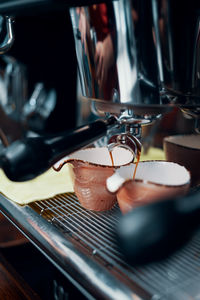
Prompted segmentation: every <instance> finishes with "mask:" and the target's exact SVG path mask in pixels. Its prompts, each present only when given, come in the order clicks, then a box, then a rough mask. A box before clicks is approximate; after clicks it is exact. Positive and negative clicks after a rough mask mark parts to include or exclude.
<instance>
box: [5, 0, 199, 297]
mask: <svg viewBox="0 0 200 300" xmlns="http://www.w3.org/2000/svg"><path fill="white" fill-rule="evenodd" d="M52 14H53V15H58V17H60V14H61V15H62V16H63V15H64V16H65V15H66V23H67V20H68V21H69V22H70V26H68V27H67V29H68V33H67V32H66V35H64V34H63V32H61V34H60V39H58V40H56V42H55V43H51V37H49V39H48V41H50V43H48V49H47V48H46V49H45V51H44V55H43V59H45V58H46V56H47V54H48V52H49V51H51V52H50V53H51V55H50V56H51V59H50V60H48V59H47V63H46V64H45V70H47V74H46V76H47V75H48V76H49V77H48V80H47V82H46V80H45V76H41V74H40V68H38V69H37V70H36V72H35V77H34V78H36V84H35V85H33V84H32V85H31V87H32V90H31V94H29V96H28V95H27V94H28V93H27V84H28V83H27V81H26V80H27V78H29V76H27V75H26V70H25V68H24V65H23V63H22V64H21V63H20V62H18V61H15V60H14V58H13V57H12V54H13V53H14V54H15V51H13V49H14V47H15V44H16V43H17V41H18V38H19V39H20V34H19V33H18V34H16V36H15V27H17V26H18V22H19V21H18V20H19V19H20V18H24V17H25V18H26V20H27V21H28V20H30V19H31V20H34V17H35V16H37V17H38V16H39V20H41V19H42V20H43V21H44V22H45V21H47V20H48V18H47V16H49V15H52ZM0 15H1V16H2V18H1V29H2V30H1V40H2V43H1V46H0V53H1V55H2V61H3V62H4V64H3V72H2V80H1V82H2V86H3V89H2V90H3V91H4V93H3V92H2V96H1V97H3V96H4V98H1V99H0V101H1V102H0V113H1V111H2V116H3V117H2V118H1V119H0V129H1V132H0V137H1V141H2V145H1V151H0V167H1V168H2V169H3V170H4V172H5V174H6V175H7V177H8V178H9V179H11V180H13V181H25V180H29V179H32V178H34V177H36V176H38V175H40V174H41V173H43V172H44V171H46V170H47V169H49V168H50V167H51V166H52V165H53V164H54V163H55V162H56V161H58V160H59V159H60V158H62V157H64V156H65V155H67V154H69V153H71V152H73V151H75V150H77V149H79V148H81V147H85V146H88V145H89V144H91V143H97V144H98V143H101V142H102V141H100V140H101V139H102V138H103V137H106V138H105V139H104V140H103V141H104V142H105V143H106V144H107V145H110V144H111V145H113V144H117V145H119V144H120V145H121V146H127V145H128V144H129V142H130V140H131V142H133V145H134V146H133V148H132V150H133V151H134V154H136V152H137V150H138V149H137V147H138V145H140V139H141V132H142V128H143V126H148V125H149V124H153V123H154V122H156V121H157V120H159V119H161V118H162V116H164V115H165V114H166V113H168V112H170V111H171V110H172V109H173V108H174V107H178V108H179V109H180V110H181V111H182V113H183V114H184V115H186V116H187V117H189V118H193V119H194V120H195V122H194V124H195V130H196V131H197V132H199V130H200V129H199V127H200V125H199V111H200V91H199V79H200V75H199V74H200V73H199V69H198V68H199V62H198V61H199V59H198V56H199V24H200V23H199V17H200V4H199V3H198V2H197V1H194V0H191V1H187V0H185V1H179V0H178V1H176V3H174V2H173V1H172V0H113V1H109V0H108V1H105V2H101V1H90V0H87V1H78V0H77V1H70V0H59V1H56V0H44V1H40V0H38V1H31V0H30V1H20V0H19V1H18V2H17V3H16V1H12V0H10V1H1V2H0ZM44 15H45V17H44ZM67 18H68V19H67ZM58 19H59V18H58ZM52 20H53V21H55V19H52ZM63 20H64V19H63ZM37 22H38V19H37ZM38 24H40V22H38V23H37V25H38ZM52 24H53V23H52ZM63 24H65V23H64V22H62V21H61V27H60V29H61V28H63ZM68 25H69V24H68ZM54 26H55V25H52V28H53V29H52V32H54ZM36 28H37V29H38V30H39V26H38V27H37V26H36ZM46 29H47V31H48V26H47V28H46ZM21 30H24V29H23V27H21ZM33 32H34V31H33ZM58 32H59V31H56V33H55V35H57V34H58ZM38 34H39V33H38ZM69 36H73V39H70V40H68V38H69ZM14 37H15V41H14ZM28 38H29V39H30V40H33V41H34V38H36V37H34V36H33V35H29V34H28V36H27V39H28ZM42 40H43V39H42V38H41V40H40V42H41V41H42ZM44 41H45V36H44ZM61 41H62V43H64V41H66V44H65V47H66V48H64V49H65V51H67V50H68V51H69V48H70V49H72V52H70V55H71V56H68V57H67V59H68V63H67V64H66V63H65V59H66V57H65V55H64V54H65V53H64V51H62V58H61V60H59V62H60V64H58V63H55V66H56V67H57V69H55V70H57V71H58V73H56V74H55V73H54V72H52V73H51V60H53V59H57V57H56V58H55V56H54V55H55V53H56V54H57V56H58V58H59V54H60V50H59V49H60V48H62V47H64V46H63V45H62V43H60V42H61ZM69 41H70V42H69ZM20 42H21V39H20ZM51 44H52V45H51ZM34 45H35V48H34V51H38V54H37V55H36V58H37V57H38V59H39V55H40V52H41V53H42V46H41V45H40V44H35V43H34ZM43 46H44V48H45V43H44V45H43ZM51 46H52V48H53V50H51ZM59 47H60V48H59ZM30 49H31V47H30ZM14 50H15V49H14ZM12 51H13V52H12ZM34 51H33V52H34ZM56 51H57V52H56ZM19 52H20V51H19ZM45 53H46V54H45ZM75 55H76V60H74V56H75ZM22 56H23V55H22ZM60 57H61V55H60ZM22 58H23V57H22ZM70 60H71V63H72V64H71V65H69V61H70ZM36 61H37V59H36ZM40 62H41V64H42V60H41V61H40ZM35 63H36V62H35V61H34V63H33V65H34V64H35ZM41 66H42V65H41ZM63 66H65V68H66V69H68V68H69V66H70V70H68V73H69V74H70V75H66V72H65V69H64V68H63ZM38 67H39V66H38ZM59 70H60V71H59ZM14 71H15V72H14ZM53 71H54V70H53ZM30 75H31V74H30ZM37 76H38V80H37ZM11 77H12V80H11V79H10V78H11ZM40 77H41V78H40ZM19 78H21V79H20V81H18V83H17V80H18V79H19ZM30 78H31V76H30ZM52 78H53V80H52ZM56 79H58V81H59V84H57V83H56ZM43 80H44V82H43ZM70 80H71V81H70ZM69 82H70V83H69ZM72 82H73V84H72ZM16 83H17V84H16ZM46 83H47V85H46ZM11 87H12V88H11ZM14 87H15V89H14ZM71 89H73V91H71ZM10 90H11V93H10V94H9V93H8V92H7V91H10ZM58 91H61V92H60V94H62V97H57V96H58V95H60V94H59V92H58ZM69 93H70V96H69ZM16 95H17V96H18V97H16ZM63 95H64V96H63ZM75 103H77V107H76V108H75V107H74V105H75ZM69 105H70V109H69ZM57 107H59V110H58V114H57V115H56V114H55V110H56V109H57ZM72 109H73V111H76V117H77V120H76V122H75V119H76V117H75V114H74V119H73V120H71V121H70V124H69V126H68V128H67V126H66V121H65V120H67V119H68V118H69V116H71V111H72ZM77 114H78V116H77ZM52 116H53V117H52ZM61 116H62V118H61ZM60 119H62V122H59V126H58V128H56V124H57V120H59V121H60ZM4 120H6V121H7V122H8V123H9V126H8V127H6V126H5V124H4V123H3V121H4ZM49 120H51V121H52V123H51V124H50V125H49V123H48V122H49ZM1 123H2V124H1ZM6 124H7V123H6ZM53 124H54V125H55V126H54V125H53ZM77 125H78V126H77ZM76 126H77V127H76ZM7 128H9V130H8V129H7ZM17 128H18V129H19V130H18V131H16V129H17ZM12 129H15V131H16V132H15V134H12V132H13V130H12ZM70 197H72V198H71V199H72V201H74V198H73V196H70ZM1 201H2V202H1V204H0V206H1V210H2V211H3V213H4V214H5V215H6V216H7V217H8V218H9V219H10V220H11V221H12V222H13V223H14V224H16V225H17V227H18V228H20V230H21V231H22V232H25V233H26V236H28V238H29V239H30V240H32V241H33V242H34V244H36V245H37V247H38V248H40V249H41V250H42V253H45V254H46V256H47V257H48V258H50V261H53V263H54V265H57V266H58V269H59V270H61V272H62V273H63V274H64V275H65V276H66V277H67V278H68V277H70V276H71V279H70V280H71V281H72V282H73V283H74V279H75V280H76V284H75V285H76V286H77V287H78V288H79V289H80V290H82V291H83V293H84V295H86V297H88V298H90V296H89V295H94V297H97V298H100V299H102V298H103V299H104V298H105V299H167V298H165V297H167V296H171V297H172V296H173V297H174V299H187V298H184V297H186V295H188V294H187V293H189V292H188V290H187V288H186V286H187V284H186V283H185V286H184V289H183V290H184V291H183V290H182V289H181V288H180V289H179V288H178V289H177V290H176V289H175V286H176V285H177V286H179V285H180V283H181V281H182V282H183V281H184V282H186V280H187V279H188V276H190V272H191V273H192V274H193V275H195V276H196V279H195V280H196V281H197V279H198V276H199V275H198V273H195V272H196V270H197V269H198V268H196V267H194V265H195V264H194V263H193V254H194V251H193V250H194V248H195V247H197V246H198V245H199V244H198V243H199V242H198V238H197V242H195V241H194V242H193V244H192V246H191V249H192V250H191V249H190V250H191V252H190V254H189V262H187V253H186V252H187V249H186V250H183V253H181V254H180V257H181V262H180V263H179V261H177V262H176V261H175V259H174V261H169V262H165V263H164V264H163V265H153V266H152V267H151V266H147V267H146V268H145V267H144V269H131V268H132V266H135V264H137V263H141V264H142V263H143V262H145V263H146V262H148V261H149V260H150V261H151V260H152V259H155V257H158V256H159V254H161V255H160V256H164V252H165V250H168V251H169V252H170V253H171V252H173V251H174V250H175V249H176V248H177V247H179V246H180V245H182V244H183V243H184V242H185V240H187V239H188V238H189V237H191V234H193V232H194V229H196V228H197V227H198V219H199V207H200V204H199V193H198V192H197V193H194V194H192V195H189V196H188V197H186V198H184V199H181V202H180V199H177V200H176V201H171V200H170V201H169V200H168V199H166V201H163V202H162V203H156V204H155V203H154V204H153V205H147V206H144V207H140V208H138V209H136V210H134V211H132V212H130V214H127V216H124V217H123V218H122V219H120V220H121V221H120V222H119V223H118V225H117V226H115V225H116V224H115V221H114V218H112V217H110V215H107V216H106V215H105V216H104V218H105V219H106V218H107V219H106V222H107V223H108V224H110V228H114V230H113V232H114V233H113V232H112V233H113V235H114V237H116V233H117V240H118V245H119V246H120V248H121V250H122V255H124V256H125V262H124V260H123V259H124V257H123V256H122V257H121V256H120V255H121V254H120V255H119V257H118V258H116V253H117V252H116V251H117V250H116V249H115V244H112V243H113V235H109V232H108V228H107V225H106V224H107V223H105V224H104V225H103V226H102V229H101V230H102V232H103V234H102V235H101V233H100V234H99V236H98V237H97V240H98V242H99V243H100V244H99V246H98V247H97V248H96V246H93V240H95V239H94V238H92V239H89V238H90V235H91V236H92V234H94V230H95V229H94V230H93V231H92V233H91V232H90V233H89V235H84V234H85V231H84V228H85V225H83V228H82V229H81V230H80V233H79V232H78V229H79V228H80V226H81V225H80V224H81V222H82V221H80V220H79V219H75V218H76V214H75V215H73V213H72V215H73V216H69V214H68V211H67V210H66V216H67V217H66V219H65V216H64V212H63V211H62V210H61V215H60V216H58V211H57V209H58V207H61V208H62V209H63V207H64V205H63V202H62V201H63V199H60V201H61V202H62V203H61V204H60V206H59V205H58V203H57V201H58V199H56V200H55V206H54V205H53V204H52V203H51V202H50V206H49V207H48V206H47V205H46V202H44V203H41V204H38V206H37V204H36V205H35V206H34V205H33V206H27V207H25V208H21V207H18V206H17V205H14V204H13V203H11V202H8V201H7V199H6V200H5V199H3V198H2V199H1ZM52 201H54V200H52ZM180 203H182V204H180ZM74 205H75V204H74ZM73 209H74V207H73ZM73 209H72V212H74V211H73ZM38 210H40V214H38ZM46 211H47V213H46ZM49 211H50V213H48V212H49ZM85 214H86V215H85ZM77 215H78V214H77ZM80 215H81V218H84V217H85V220H86V222H90V221H91V223H90V225H89V226H88V229H89V230H92V229H91V228H93V226H94V221H93V218H94V216H93V215H92V213H91V214H90V212H84V211H81V213H80ZM67 218H69V219H70V218H71V219H70V220H71V221H69V220H68V219H67ZM99 218H100V217H99V216H97V219H96V221H97V228H99V227H101V224H100V223H98V222H100V221H99ZM60 220H62V221H63V222H64V223H63V224H61V221H60ZM81 220H82V219H81ZM135 220H136V221H135ZM47 221H48V222H47ZM75 221H77V224H75V226H74V227H76V228H74V227H73V222H75ZM67 222H69V226H68V227H67V225H66V224H68V223H67ZM70 222H71V223H70ZM109 222H111V223H109ZM112 222H113V223H112ZM135 222H137V224H136V223H135ZM52 224H53V225H54V224H55V225H56V226H51V225H52ZM60 224H61V226H60ZM156 224H157V225H156ZM70 226H71V227H70ZM66 227H67V229H66ZM72 227H73V228H72ZM124 228H125V229H124ZM127 228H129V229H130V228H131V230H128V231H127V230H126V229H127ZM58 229H59V230H58ZM61 229H62V231H61ZM72 229H73V230H72ZM70 230H71V231H70ZM96 230H97V229H96ZM116 230H117V232H116ZM156 230H157V231H156ZM183 233H184V234H183ZM104 234H105V235H104ZM68 235H69V236H68ZM73 235H74V236H76V239H75V242H74V244H73ZM66 236H67V240H66ZM144 236H146V237H148V236H149V238H147V239H146V240H145V242H144ZM150 236H151V238H150ZM177 236H178V237H179V238H177ZM107 237H108V244H107V245H106V246H105V249H104V246H103V245H104V243H105V240H106V239H107ZM80 240H81V243H82V244H80V249H82V247H83V244H84V245H85V243H86V242H88V244H87V247H86V248H85V250H83V251H82V252H81V251H79V250H78V249H79V248H78V247H77V244H78V242H79V241H80ZM114 240H115V239H114ZM111 241H112V242H111ZM176 241H177V243H176ZM114 243H115V242H114ZM195 243H196V244H195ZM168 244H170V247H168ZM194 244H195V245H194ZM110 245H112V246H113V248H112V246H110ZM197 248H198V247H197ZM195 249H196V248H195ZM109 251H111V252H109ZM192 251H193V252H192ZM195 251H196V250H195ZM88 253H89V254H88ZM191 253H192V254H191ZM167 254H168V253H167ZM184 255H185V256H184ZM77 259H78V261H79V263H80V264H79V265H78V264H77ZM127 262H128V263H130V264H131V265H132V266H129V265H127ZM184 263H185V264H186V267H184V268H183V265H184ZM174 265H175V266H176V267H177V270H179V273H178V271H177V272H176V271H175V269H174V267H173V266H174ZM197 265H198V262H197ZM68 266H69V269H68V268H67V267H68ZM184 266H185V265H184ZM185 268H186V269H187V268H188V269H187V270H189V271H188V273H187V270H186V269H185ZM116 273H118V275H117V276H116V277H115V275H116ZM99 274H101V275H102V274H103V275H102V276H99ZM166 274H167V275H166ZM177 274H178V275H177ZM165 275H166V276H167V279H166V278H165ZM154 276H155V278H159V280H160V282H159V284H160V285H159V288H158V287H157V284H158V283H155V281H154V280H153V279H152V278H154ZM181 276H182V277H181ZM184 276H185V277H184ZM160 278H161V279H160ZM192 278H193V277H192ZM149 281H152V283H149ZM196 281H194V282H193V283H194V285H195V282H196ZM88 282H90V284H88ZM172 283H174V285H173V284H172ZM80 285H82V286H81V287H80ZM168 286H169V287H170V288H169V289H168ZM164 287H166V290H164ZM195 289H196V290H197V286H195V288H194V289H193V292H194V291H195ZM186 290H187V292H186ZM161 291H162V292H161ZM190 292H191V291H190ZM162 293H163V294H162ZM175 296H176V297H175ZM134 297H135V298H134ZM138 297H139V298H138ZM140 297H141V298H140ZM156 297H157V298H156ZM159 297H160V298H159ZM162 297H163V298H162ZM178 297H179V298H178ZM91 299H93V298H91ZM170 299H172V298H170Z"/></svg>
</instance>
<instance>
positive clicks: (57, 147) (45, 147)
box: [0, 117, 115, 181]
mask: <svg viewBox="0 0 200 300" xmlns="http://www.w3.org/2000/svg"><path fill="white" fill-rule="evenodd" d="M114 124H115V118H114V117H113V118H112V117H111V118H110V119H108V120H106V121H104V120H97V121H95V122H93V123H90V124H88V125H84V126H81V127H79V128H76V129H75V130H72V131H68V132H65V133H63V134H60V135H54V136H48V137H46V136H45V137H30V138H26V139H24V140H19V141H16V142H14V143H13V144H11V145H10V146H9V147H7V148H5V149H4V150H3V151H2V153H1V154H0V166H1V167H2V169H3V170H4V172H5V174H6V175H7V177H8V178H9V179H11V180H13V181H25V180H29V179H32V178H34V177H36V176H38V175H40V174H41V173H43V172H44V171H46V170H47V169H49V168H50V167H51V166H52V165H53V164H54V163H55V162H56V161H58V160H59V159H61V158H62V157H64V156H65V155H68V154H69V153H71V152H74V151H76V150H77V149H79V148H81V147H84V146H86V145H88V144H90V143H92V142H94V141H95V140H97V139H98V138H100V137H101V136H103V135H105V134H106V132H107V129H108V126H110V125H114Z"/></svg>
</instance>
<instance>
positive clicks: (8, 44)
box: [0, 17, 14, 54]
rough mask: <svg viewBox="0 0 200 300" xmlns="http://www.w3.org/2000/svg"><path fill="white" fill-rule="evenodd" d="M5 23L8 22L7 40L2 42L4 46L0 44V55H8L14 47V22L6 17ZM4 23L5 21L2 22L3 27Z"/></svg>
mask: <svg viewBox="0 0 200 300" xmlns="http://www.w3.org/2000/svg"><path fill="white" fill-rule="evenodd" d="M5 22H6V30H7V32H6V38H5V39H4V41H3V42H2V44H0V54H4V53H6V52H7V51H8V50H9V49H10V48H11V47H12V45H13V42H14V33H13V27H12V23H13V20H12V18H11V17H5ZM2 23H3V20H2V22H1V25H2Z"/></svg>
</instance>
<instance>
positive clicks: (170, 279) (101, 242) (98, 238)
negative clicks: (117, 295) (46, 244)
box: [30, 193, 200, 300]
mask: <svg viewBox="0 0 200 300" xmlns="http://www.w3.org/2000/svg"><path fill="white" fill-rule="evenodd" d="M30 206H31V208H32V209H34V210H35V211H36V212H37V213H39V214H40V215H41V216H42V217H43V218H45V219H46V220H48V221H49V222H50V223H52V224H53V225H54V226H56V227H57V228H59V230H60V231H61V232H62V233H63V234H64V235H65V236H66V238H67V239H70V241H72V242H73V244H74V245H75V246H77V247H78V249H79V250H80V251H83V252H84V254H86V255H87V256H89V257H90V258H91V259H93V260H95V261H97V262H98V263H100V264H101V265H103V267H105V268H106V270H109V272H110V273H111V274H113V276H115V277H117V278H118V279H120V281H123V282H124V283H125V284H126V285H128V286H129V287H130V288H131V289H132V290H133V292H135V293H137V294H138V295H139V296H142V298H143V297H144V298H145V299H181V300H184V299H200V285H199V281H200V233H199V232H198V233H196V235H195V236H194V237H193V239H192V240H191V241H190V243H189V244H188V245H186V246H185V247H184V248H182V249H181V250H180V251H179V252H177V253H176V254H174V255H173V256H172V257H170V258H169V259H167V260H165V261H163V262H160V263H154V264H151V265H148V266H144V267H142V268H133V267H131V266H129V265H128V264H127V263H126V262H125V261H124V259H123V256H122V255H121V253H120V252H119V251H118V249H117V245H116V242H115V226H116V223H117V222H118V220H119V214H120V211H119V208H118V206H117V205H116V206H115V207H114V208H113V209H112V210H110V211H107V212H98V213H96V212H91V211H88V210H85V209H84V208H82V207H81V205H80V204H79V202H78V200H77V198H76V196H75V195H74V194H73V193H69V194H63V195H59V196H56V197H54V198H51V199H49V200H44V201H38V202H35V203H33V204H31V205H30ZM144 295H145V296H144ZM191 297H192V298H191Z"/></svg>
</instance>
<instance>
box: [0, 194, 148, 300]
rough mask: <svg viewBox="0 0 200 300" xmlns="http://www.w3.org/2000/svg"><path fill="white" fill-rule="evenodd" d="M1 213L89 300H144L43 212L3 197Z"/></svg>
mask: <svg viewBox="0 0 200 300" xmlns="http://www.w3.org/2000/svg"><path fill="white" fill-rule="evenodd" d="M50 206H51V201H50ZM0 210H1V212H2V213H3V214H4V215H5V216H6V217H7V218H9V220H10V221H11V222H12V223H13V224H14V225H15V226H17V228H18V229H19V230H20V231H22V233H23V234H25V236H26V237H27V238H28V239H29V240H30V241H31V242H32V243H33V244H34V245H35V246H36V247H37V248H38V249H39V250H40V251H41V252H42V253H43V254H44V255H45V256H46V257H47V258H48V259H49V260H50V261H51V262H52V263H53V264H54V265H55V266H56V267H57V268H58V269H59V270H60V271H61V272H62V273H63V274H64V275H65V276H66V277H67V278H68V279H69V280H70V281H71V282H72V283H73V284H74V285H75V286H76V287H77V288H79V289H80V290H81V291H82V292H83V293H84V294H85V296H86V297H88V299H113V300H117V299H118V300H121V299H124V300H126V299H127V300H131V299H132V300H133V299H137V300H138V299H141V298H140V297H137V296H136V294H135V293H134V292H133V291H132V290H131V289H130V287H128V286H126V285H125V284H124V283H123V282H120V281H119V280H118V279H117V278H115V277H114V276H112V274H110V272H109V270H106V269H105V267H103V266H102V265H101V264H99V263H97V262H96V261H95V260H93V259H92V257H88V256H87V255H86V253H85V252H84V251H81V250H80V248H79V247H78V246H77V244H73V243H72V241H71V239H70V237H68V238H67V237H66V235H65V234H64V233H63V231H62V230H61V227H60V226H59V227H58V226H55V224H54V222H52V221H53V220H52V219H46V218H44V217H43V212H44V210H41V209H40V210H39V211H38V210H37V212H36V211H35V210H34V209H33V208H31V206H28V205H26V206H20V205H17V204H16V203H14V202H12V201H10V200H8V199H6V198H5V197H4V196H3V195H1V194H0ZM50 214H51V209H50ZM52 217H53V216H52ZM61 219H62V215H61ZM144 293H145V292H144ZM145 294H146V293H145Z"/></svg>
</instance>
